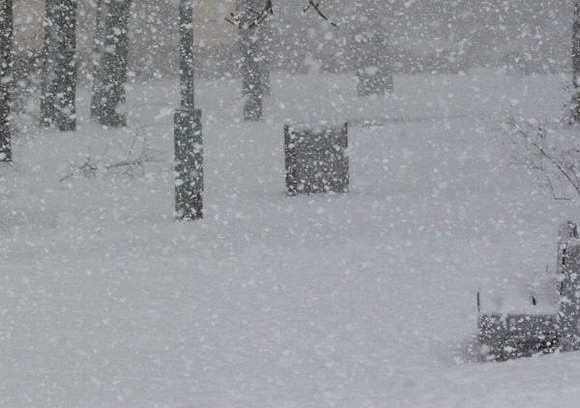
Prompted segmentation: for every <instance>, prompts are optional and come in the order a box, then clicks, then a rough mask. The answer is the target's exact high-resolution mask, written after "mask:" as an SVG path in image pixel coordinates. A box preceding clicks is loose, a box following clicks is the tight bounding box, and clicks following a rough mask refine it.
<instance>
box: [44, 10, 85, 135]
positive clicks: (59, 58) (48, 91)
mask: <svg viewBox="0 0 580 408" xmlns="http://www.w3.org/2000/svg"><path fill="white" fill-rule="evenodd" d="M76 12H77V0H47V1H46V20H45V51H44V52H45V55H44V58H45V61H44V79H43V84H42V93H41V98H40V116H41V120H40V125H41V127H52V126H54V125H55V124H56V125H57V126H58V128H59V130H61V131H70V130H75V129H76V104H75V98H76V86H77V64H76V27H77V24H76Z"/></svg>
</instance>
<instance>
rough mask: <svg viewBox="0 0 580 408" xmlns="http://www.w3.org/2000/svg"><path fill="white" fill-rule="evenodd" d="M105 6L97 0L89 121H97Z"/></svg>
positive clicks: (101, 72) (101, 1)
mask: <svg viewBox="0 0 580 408" xmlns="http://www.w3.org/2000/svg"><path fill="white" fill-rule="evenodd" d="M105 23H106V21H105V5H104V0H97V4H96V27H95V41H94V43H95V44H94V46H95V48H94V50H93V55H92V65H93V73H92V74H93V78H92V79H93V84H92V88H91V119H98V116H99V115H98V109H97V106H98V98H99V84H100V83H102V81H103V79H102V78H103V68H102V65H101V62H102V59H103V54H104V52H105V37H106V31H105V29H106V26H105Z"/></svg>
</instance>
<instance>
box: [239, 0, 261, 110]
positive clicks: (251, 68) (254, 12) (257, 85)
mask: <svg viewBox="0 0 580 408" xmlns="http://www.w3.org/2000/svg"><path fill="white" fill-rule="evenodd" d="M260 11H261V10H260V7H259V1H257V0H241V5H240V38H239V42H240V51H241V56H242V65H241V71H242V72H241V74H242V75H241V76H242V94H243V95H244V96H245V97H246V98H247V99H246V102H245V105H244V120H253V121H257V120H262V118H263V114H262V106H263V99H264V89H263V86H262V79H263V71H262V68H261V66H260V62H261V57H262V56H263V53H262V52H261V51H260V44H259V40H260V37H261V34H260V26H259V25H258V26H256V25H255V22H256V18H257V17H258V15H259V13H260Z"/></svg>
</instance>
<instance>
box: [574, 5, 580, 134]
mask: <svg viewBox="0 0 580 408" xmlns="http://www.w3.org/2000/svg"><path fill="white" fill-rule="evenodd" d="M572 81H573V84H572V85H573V87H574V94H573V96H572V121H573V122H576V123H578V122H580V0H574V24H573V25H572Z"/></svg>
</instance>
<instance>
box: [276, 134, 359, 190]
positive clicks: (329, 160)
mask: <svg viewBox="0 0 580 408" xmlns="http://www.w3.org/2000/svg"><path fill="white" fill-rule="evenodd" d="M347 148H348V124H347V123H345V124H344V125H343V126H340V127H334V128H330V127H326V126H324V125H321V126H308V125H285V126H284V153H285V159H286V188H287V191H288V194H289V195H296V194H310V193H325V192H334V193H345V192H347V191H348V185H349V160H348V156H347V153H346V149H347Z"/></svg>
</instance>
